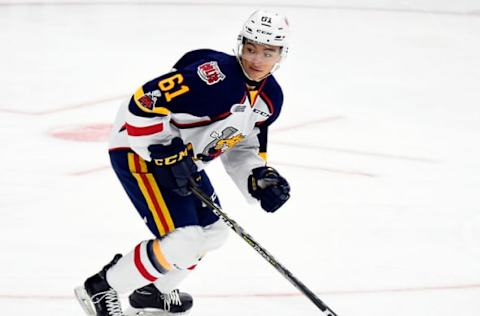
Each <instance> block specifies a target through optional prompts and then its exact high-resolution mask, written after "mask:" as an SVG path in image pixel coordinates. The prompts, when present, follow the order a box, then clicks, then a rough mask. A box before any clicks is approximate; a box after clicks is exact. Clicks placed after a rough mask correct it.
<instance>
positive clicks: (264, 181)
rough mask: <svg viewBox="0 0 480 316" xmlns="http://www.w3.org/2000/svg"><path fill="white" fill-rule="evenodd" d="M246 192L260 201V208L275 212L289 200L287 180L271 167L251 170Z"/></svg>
mask: <svg viewBox="0 0 480 316" xmlns="http://www.w3.org/2000/svg"><path fill="white" fill-rule="evenodd" d="M248 192H250V194H251V195H252V196H253V197H254V198H256V199H257V200H260V205H261V206H262V208H263V209H264V210H265V211H267V212H270V213H273V212H275V211H276V210H277V209H278V208H279V207H280V206H282V205H283V204H284V203H285V202H286V201H287V200H288V199H289V198H290V186H289V185H288V182H287V180H285V178H284V177H282V176H281V175H280V174H279V173H278V172H277V170H275V169H273V168H272V167H259V168H255V169H253V170H252V174H251V175H250V176H249V177H248Z"/></svg>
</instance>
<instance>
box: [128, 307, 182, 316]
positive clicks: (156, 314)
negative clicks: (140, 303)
mask: <svg viewBox="0 0 480 316" xmlns="http://www.w3.org/2000/svg"><path fill="white" fill-rule="evenodd" d="M188 312H189V311H187V312H184V313H170V312H166V311H162V310H159V309H156V308H133V307H129V308H127V310H126V311H125V316H175V315H187V314H188Z"/></svg>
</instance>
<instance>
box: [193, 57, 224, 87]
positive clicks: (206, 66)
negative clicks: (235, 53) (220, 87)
mask: <svg viewBox="0 0 480 316" xmlns="http://www.w3.org/2000/svg"><path fill="white" fill-rule="evenodd" d="M197 73H198V75H199V76H200V78H201V79H202V80H203V81H205V82H206V83H207V84H208V85H212V84H216V83H218V82H220V81H222V80H223V79H225V78H226V76H225V75H224V74H223V73H222V71H221V70H220V67H219V66H218V63H217V62H216V61H209V62H207V63H203V64H201V65H200V66H198V68H197Z"/></svg>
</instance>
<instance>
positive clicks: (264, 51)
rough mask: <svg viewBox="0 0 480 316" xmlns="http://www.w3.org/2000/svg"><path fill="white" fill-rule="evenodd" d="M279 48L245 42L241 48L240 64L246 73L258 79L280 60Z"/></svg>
mask: <svg viewBox="0 0 480 316" xmlns="http://www.w3.org/2000/svg"><path fill="white" fill-rule="evenodd" d="M280 53H281V48H280V47H278V46H271V45H262V44H257V43H252V42H246V43H245V45H243V48H242V66H243V69H244V70H245V72H246V73H247V75H248V76H249V77H250V78H251V79H253V80H255V81H259V80H261V79H263V78H264V77H266V76H267V75H268V74H269V73H270V72H271V71H272V68H273V66H275V64H276V63H278V62H279V61H280V58H281V55H280Z"/></svg>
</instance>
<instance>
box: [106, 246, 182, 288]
mask: <svg viewBox="0 0 480 316" xmlns="http://www.w3.org/2000/svg"><path fill="white" fill-rule="evenodd" d="M170 270H172V265H171V264H170V263H169V262H168V261H167V260H166V259H165V256H164V254H163V251H162V249H161V248H160V242H159V241H158V240H156V239H155V240H147V241H142V242H141V243H140V244H138V245H137V246H136V247H135V249H134V250H133V251H131V252H130V253H128V254H127V255H125V256H124V257H122V258H121V259H120V260H119V261H118V262H117V264H116V265H114V266H113V267H112V268H111V269H109V270H108V271H107V282H108V283H109V284H110V286H111V287H113V288H114V289H115V290H116V291H117V292H119V293H125V292H128V291H131V290H134V289H137V288H140V287H142V286H145V285H147V284H149V283H152V282H155V281H156V280H157V279H158V278H159V277H161V276H162V275H165V274H167V273H169V271H170Z"/></svg>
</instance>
